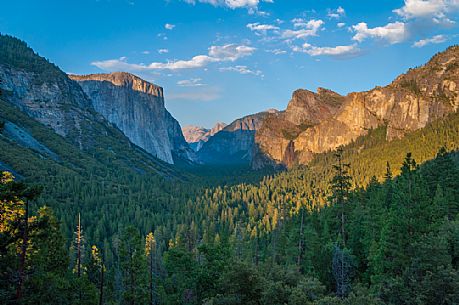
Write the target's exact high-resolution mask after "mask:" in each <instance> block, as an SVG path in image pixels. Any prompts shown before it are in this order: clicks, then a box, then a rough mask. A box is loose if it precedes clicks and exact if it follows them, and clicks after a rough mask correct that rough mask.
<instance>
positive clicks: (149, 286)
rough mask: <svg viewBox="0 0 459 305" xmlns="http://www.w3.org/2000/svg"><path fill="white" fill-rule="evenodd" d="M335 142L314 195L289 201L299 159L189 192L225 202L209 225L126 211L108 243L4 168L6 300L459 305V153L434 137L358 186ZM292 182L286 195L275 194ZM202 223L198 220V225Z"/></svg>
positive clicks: (210, 203)
mask: <svg viewBox="0 0 459 305" xmlns="http://www.w3.org/2000/svg"><path fill="white" fill-rule="evenodd" d="M344 154H345V150H339V151H338V152H337V153H335V154H334V155H333V156H329V157H330V158H332V159H333V164H332V166H331V169H330V171H331V173H333V174H332V176H331V179H330V180H329V189H330V192H329V194H328V195H327V196H326V199H324V201H323V202H322V203H321V204H314V200H306V201H305V202H297V201H296V200H294V199H293V198H296V197H293V196H294V194H296V193H300V194H305V193H307V189H309V187H308V184H309V183H308V182H306V183H305V181H304V180H302V181H301V182H298V184H296V185H295V184H290V183H289V184H288V185H287V186H286V185H284V186H282V184H281V183H280V181H283V179H292V180H297V179H298V180H300V179H299V178H298V173H300V172H302V173H303V175H307V172H308V170H311V169H307V168H303V169H297V170H295V171H292V172H284V173H280V174H278V175H275V176H273V177H271V178H264V181H263V182H261V183H260V186H258V187H255V186H249V185H245V184H241V185H236V186H229V187H228V188H226V189H224V190H223V189H221V188H219V187H217V188H213V190H207V191H206V193H205V195H202V197H201V199H198V200H203V198H206V200H207V204H206V206H205V207H203V206H197V207H195V208H198V209H203V211H201V213H202V214H206V215H209V217H208V218H209V219H211V218H212V217H215V215H213V214H214V213H215V212H216V211H215V210H213V209H216V210H218V209H217V206H218V205H223V206H226V205H228V206H229V207H231V206H232V207H233V208H232V209H230V208H228V209H222V210H221V215H220V216H219V218H218V219H219V221H218V222H209V223H205V221H204V220H203V219H199V216H198V214H197V213H195V212H194V211H193V212H190V213H189V215H188V217H190V218H191V220H190V222H188V223H187V224H186V223H184V224H180V225H177V226H176V227H175V228H174V229H175V230H176V232H175V237H174V238H171V239H169V240H168V242H167V243H166V244H165V245H164V243H165V241H164V240H163V239H164V237H163V236H161V234H164V233H163V232H162V230H154V231H153V230H152V231H150V232H148V231H144V230H142V227H141V225H139V223H136V222H135V221H133V222H132V223H124V224H123V225H124V226H123V227H121V228H120V231H119V233H118V232H117V234H115V236H113V238H112V239H111V241H107V239H106V240H105V242H101V241H100V240H97V239H95V238H94V237H93V236H97V235H93V236H91V235H90V234H87V233H86V231H85V226H84V225H82V223H83V222H80V220H78V219H77V220H76V221H75V225H74V231H75V232H74V234H73V236H66V235H65V233H64V234H63V231H62V230H61V226H62V224H61V223H60V221H59V220H58V218H57V217H56V215H55V214H54V212H53V211H52V209H51V208H49V207H47V206H46V205H45V204H42V203H40V204H38V202H41V200H40V199H38V198H40V193H42V192H43V189H42V188H41V187H37V186H35V185H31V184H27V183H24V182H20V181H19V182H18V181H15V180H14V177H13V175H12V174H11V173H8V172H4V173H3V174H2V177H1V188H0V194H1V203H2V206H1V208H2V211H1V222H0V234H1V235H0V238H1V239H0V251H1V252H0V254H1V258H2V259H1V266H0V268H1V270H2V274H1V285H0V287H1V292H0V293H1V296H2V300H5V303H6V304H457V303H458V302H459V273H458V268H459V239H458V236H459V217H458V216H459V185H458V184H459V170H458V165H457V160H458V155H457V153H455V152H448V151H447V150H446V149H445V148H442V149H440V150H439V151H438V153H437V154H436V157H435V159H433V160H431V161H427V162H425V163H423V164H422V165H419V164H418V163H417V162H416V161H415V159H414V158H413V155H412V154H411V153H407V154H406V156H405V158H404V160H403V162H402V164H399V166H398V167H396V168H397V170H392V169H391V166H393V165H391V164H389V163H387V162H386V168H385V172H384V174H383V177H382V178H381V179H378V178H376V176H374V177H372V178H371V179H370V181H369V183H368V185H366V186H356V185H355V182H354V180H355V177H353V176H352V172H353V170H352V164H349V163H347V161H346V158H344ZM394 167H395V166H394ZM395 172H396V173H399V174H398V175H395V174H394V173H395ZM276 184H278V187H277V188H276V187H274V185H276ZM264 186H265V187H264ZM301 186H303V187H301ZM241 189H244V190H246V191H245V192H240V190H241ZM238 190H239V192H238ZM282 192H284V194H282ZM288 194H289V195H290V196H292V197H291V200H286V198H287V197H283V196H287V195H288ZM301 197H305V198H308V197H306V196H301ZM268 198H271V199H272V200H274V199H275V198H282V200H279V199H277V204H278V205H277V206H276V205H274V204H273V203H271V202H270V200H269V199H268ZM255 201H257V202H255ZM237 202H239V205H238V203H237ZM242 203H246V205H243V204H242ZM188 204H189V205H193V204H194V203H191V202H189V203H188ZM37 205H40V207H38V206H37ZM131 205H133V206H135V204H134V203H131ZM126 208H129V206H126ZM190 209H191V208H190ZM270 210H273V212H272V215H269V213H270V212H271V211H270ZM138 212H139V213H142V211H140V210H139V211H138ZM263 213H266V214H265V215H264V216H263V215H260V214H263ZM89 216H90V214H82V215H80V216H79V217H81V219H84V218H85V217H89ZM178 219H180V218H176V219H175V221H177V220H178ZM199 221H200V222H199ZM86 223H89V221H86ZM203 227H205V228H207V230H204V231H203V232H204V233H203V235H200V233H199V232H201V230H203V229H202V228H203ZM98 230H102V229H101V228H98ZM164 230H165V229H163V231H164ZM64 232H65V231H64ZM99 234H101V233H99ZM247 235H248V236H247ZM198 236H199V237H198ZM69 244H70V246H69ZM108 247H110V248H112V250H111V251H109V250H108V249H107V248H108Z"/></svg>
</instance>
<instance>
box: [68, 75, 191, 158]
mask: <svg viewBox="0 0 459 305" xmlns="http://www.w3.org/2000/svg"><path fill="white" fill-rule="evenodd" d="M69 77H70V78H71V79H73V80H75V81H77V82H78V83H79V84H80V86H81V87H82V88H83V90H84V92H85V93H86V94H87V95H88V96H89V98H90V100H91V103H92V106H93V107H94V109H95V110H96V111H97V112H98V113H100V114H101V115H102V116H103V117H104V118H106V119H107V120H108V121H109V122H110V123H112V124H114V125H115V126H116V127H118V128H119V129H120V130H121V131H122V132H123V133H124V134H125V135H126V136H127V137H128V138H129V139H130V140H131V142H132V143H134V144H136V145H137V146H139V147H141V148H143V149H145V150H146V151H147V152H148V153H150V154H151V155H153V156H155V157H157V158H159V159H161V160H163V161H166V162H168V163H171V164H172V163H174V157H180V158H184V159H187V160H193V159H194V153H193V151H192V150H191V149H190V148H189V147H188V144H187V143H186V141H185V139H184V137H183V134H182V131H181V128H180V125H179V123H178V122H177V120H175V119H174V118H173V117H172V115H171V114H170V113H169V112H168V111H167V110H166V108H165V106H164V95H163V89H162V88H161V87H159V86H156V85H154V84H151V83H149V82H147V81H145V80H142V79H141V78H139V77H137V76H135V75H132V74H129V73H124V72H115V73H110V74H91V75H70V76H69Z"/></svg>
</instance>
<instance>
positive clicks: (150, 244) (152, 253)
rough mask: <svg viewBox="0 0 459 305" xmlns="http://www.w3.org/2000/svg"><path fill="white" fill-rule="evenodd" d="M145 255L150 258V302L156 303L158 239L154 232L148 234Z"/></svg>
mask: <svg viewBox="0 0 459 305" xmlns="http://www.w3.org/2000/svg"><path fill="white" fill-rule="evenodd" d="M145 255H146V256H147V259H148V266H149V272H148V273H149V276H148V280H149V297H150V304H151V305H155V304H156V299H155V283H154V279H155V272H156V270H155V269H156V240H155V237H154V236H153V233H152V232H150V233H148V234H147V237H146V238H145Z"/></svg>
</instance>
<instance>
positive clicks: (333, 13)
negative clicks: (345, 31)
mask: <svg viewBox="0 0 459 305" xmlns="http://www.w3.org/2000/svg"><path fill="white" fill-rule="evenodd" d="M345 14H346V11H345V10H344V8H342V7H341V6H339V7H338V8H337V9H336V10H331V9H328V13H327V16H328V17H329V18H336V19H339V18H341V17H342V16H344V15H345Z"/></svg>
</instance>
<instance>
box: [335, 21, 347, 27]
mask: <svg viewBox="0 0 459 305" xmlns="http://www.w3.org/2000/svg"><path fill="white" fill-rule="evenodd" d="M345 25H346V24H345V23H344V22H338V23H337V24H336V26H337V27H339V28H342V27H344V26H345Z"/></svg>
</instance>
